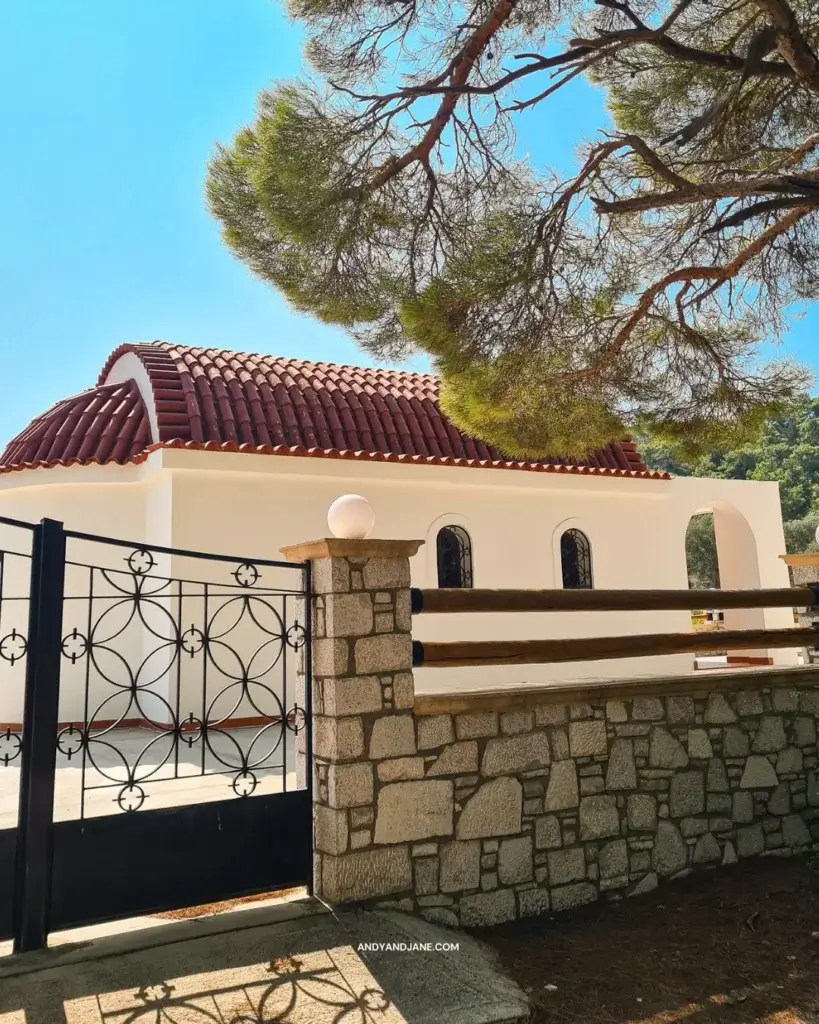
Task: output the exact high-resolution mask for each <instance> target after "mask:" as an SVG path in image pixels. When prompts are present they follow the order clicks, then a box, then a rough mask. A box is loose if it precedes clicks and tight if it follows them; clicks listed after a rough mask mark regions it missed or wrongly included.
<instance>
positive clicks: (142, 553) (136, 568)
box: [125, 548, 156, 576]
mask: <svg viewBox="0 0 819 1024" xmlns="http://www.w3.org/2000/svg"><path fill="white" fill-rule="evenodd" d="M125 561H126V562H127V563H128V568H129V569H130V570H131V572H132V573H133V574H134V575H135V576H144V575H145V574H146V573H149V572H150V571H151V569H153V567H154V566H155V565H156V559H155V558H154V556H153V555H152V554H151V552H150V551H149V550H148V549H147V548H137V549H136V551H132V552H131V554H130V555H128V557H127V558H126V559H125Z"/></svg>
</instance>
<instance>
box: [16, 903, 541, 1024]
mask: <svg viewBox="0 0 819 1024" xmlns="http://www.w3.org/2000/svg"><path fill="white" fill-rule="evenodd" d="M364 943H366V944H368V946H369V948H368V949H362V948H361V945H362V944H364ZM377 943H383V944H389V945H393V949H383V948H382V949H376V948H374V946H373V945H372V944H377ZM427 943H429V944H432V946H433V947H434V946H435V945H436V944H442V945H443V944H447V945H449V944H453V943H457V944H458V947H459V948H458V949H448V950H446V951H444V950H443V949H440V948H439V949H435V948H432V949H430V950H418V949H417V948H415V949H413V948H411V947H413V946H417V945H418V944H427ZM395 944H399V945H400V946H402V947H403V948H402V949H395V948H394V946H395ZM526 1012H527V1003H526V998H525V996H524V995H523V993H522V992H521V991H520V990H519V989H518V988H517V986H516V985H514V984H513V983H512V982H511V981H509V980H508V979H507V978H506V977H504V976H503V975H502V974H500V973H499V971H498V969H497V967H496V965H495V963H494V960H493V958H492V956H491V954H490V953H489V952H488V951H487V950H485V949H484V947H482V946H480V945H479V944H478V943H477V942H475V941H474V940H472V939H470V938H469V937H467V936H466V935H464V934H463V933H462V932H457V931H451V930H449V929H445V928H439V927H437V926H434V925H431V924H427V923H426V922H424V921H420V920H416V919H414V918H410V917H408V916H406V915H403V914H400V913H397V912H394V911H345V912H343V913H340V914H338V915H336V914H333V913H331V912H329V911H327V910H326V908H324V907H323V906H322V905H321V904H319V903H317V902H316V901H313V900H310V899H304V900H298V901H295V902H290V903H281V904H277V905H275V906H268V907H263V908H255V909H248V910H244V911H242V912H241V913H234V914H226V915H222V916H219V917H211V918H206V919H199V920H194V921H184V922H179V923H174V924H170V925H164V926H162V927H160V928H155V929H147V930H144V931H140V932H130V933H127V934H120V935H115V936H110V935H109V936H107V937H104V938H100V939H96V940H92V941H90V942H86V943H77V944H75V945H74V946H66V945H61V946H57V947H55V948H54V949H50V950H46V951H44V952H42V953H34V954H27V955H25V956H21V957H8V958H3V959H0V1024H262V1022H264V1024H279V1022H281V1024H440V1022H442V1021H443V1022H446V1024H500V1022H504V1024H505V1022H512V1021H519V1020H522V1019H524V1018H525V1016H526Z"/></svg>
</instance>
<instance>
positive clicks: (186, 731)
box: [176, 711, 207, 747]
mask: <svg viewBox="0 0 819 1024" xmlns="http://www.w3.org/2000/svg"><path fill="white" fill-rule="evenodd" d="M206 729H207V726H206V725H204V726H203V725H202V723H201V722H200V721H199V719H198V718H197V717H196V716H195V715H194V713H193V712H192V711H191V713H190V714H189V715H188V717H187V718H186V719H185V720H184V721H183V722H180V723H179V728H178V729H177V730H176V732H177V735H178V738H179V739H180V740H182V742H183V743H185V744H186V745H187V746H189V747H192V746H193V745H194V743H198V742H199V740H201V739H202V737H203V736H204V734H205V730H206Z"/></svg>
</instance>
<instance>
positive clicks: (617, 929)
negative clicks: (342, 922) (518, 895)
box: [479, 858, 819, 1024]
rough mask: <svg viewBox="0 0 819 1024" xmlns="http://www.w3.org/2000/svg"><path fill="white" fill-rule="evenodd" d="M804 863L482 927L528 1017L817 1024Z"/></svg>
mask: <svg viewBox="0 0 819 1024" xmlns="http://www.w3.org/2000/svg"><path fill="white" fill-rule="evenodd" d="M816 877H817V872H816V871H814V870H812V869H811V868H810V867H809V866H808V864H807V863H806V862H805V861H803V860H798V859H787V860H786V859H781V858H767V859H760V860H756V861H746V862H744V863H742V864H740V865H737V866H735V867H732V868H721V869H718V870H715V871H713V872H709V873H698V874H695V875H692V876H690V877H688V878H686V879H684V880H681V881H678V882H672V883H668V884H667V885H664V886H661V888H660V889H659V890H657V891H655V892H654V893H652V894H651V895H649V896H645V897H641V898H637V899H633V900H622V901H620V902H608V901H607V902H601V903H597V904H592V905H590V906H586V907H583V908H580V909H578V910H577V911H574V912H571V913H567V914H563V915H554V916H552V915H548V914H546V915H544V916H542V917H539V918H532V919H529V920H527V921H520V922H514V923H511V924H507V925H501V926H498V927H496V928H490V929H484V930H482V931H481V932H480V933H479V935H480V938H481V939H482V940H483V941H484V942H486V943H487V944H489V945H490V946H492V947H493V948H494V949H495V951H496V952H497V954H498V955H499V957H500V959H501V962H502V964H503V966H504V968H505V969H506V971H507V972H508V973H509V974H510V975H511V977H513V978H514V979H515V980H516V981H517V982H518V984H519V985H520V986H521V987H522V988H523V989H524V990H525V991H526V992H527V993H528V995H529V998H530V1000H531V1007H532V1010H531V1017H530V1024H818V1022H819V887H817V885H816Z"/></svg>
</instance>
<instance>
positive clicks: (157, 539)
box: [0, 342, 796, 720]
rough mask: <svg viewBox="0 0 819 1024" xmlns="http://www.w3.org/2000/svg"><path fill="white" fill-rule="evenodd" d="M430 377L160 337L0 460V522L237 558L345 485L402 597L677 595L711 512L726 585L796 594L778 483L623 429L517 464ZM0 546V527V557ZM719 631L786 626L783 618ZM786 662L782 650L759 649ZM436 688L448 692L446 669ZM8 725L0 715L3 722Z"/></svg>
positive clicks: (639, 664) (509, 671)
mask: <svg viewBox="0 0 819 1024" xmlns="http://www.w3.org/2000/svg"><path fill="white" fill-rule="evenodd" d="M437 387H438V383H437V379H436V378H435V377H433V376H428V375H422V374H414V373H407V372H399V371H391V370H380V369H362V368H358V367H350V366H335V365H331V364H327V363H310V362H304V361H301V360H297V359H289V358H283V357H272V356H264V355H249V354H246V353H237V352H226V351H219V350H216V349H200V348H184V347H181V346H176V345H172V344H166V343H159V342H157V343H153V344H126V345H122V346H121V347H119V348H118V349H116V350H115V351H114V352H113V353H112V354H111V356H110V357H109V359H108V361H107V362H106V364H105V365H104V366H103V367H102V370H101V372H100V375H99V378H98V380H97V382H96V384H94V385H92V386H90V387H89V388H88V390H86V391H83V392H82V393H81V394H78V395H73V396H71V397H69V398H66V399H64V400H63V401H61V402H58V403H57V404H56V405H55V406H53V407H52V408H51V409H48V410H47V411H45V412H43V413H42V414H41V415H40V416H38V417H37V418H36V419H34V420H33V421H32V422H31V423H30V424H29V425H28V426H27V427H26V428H25V429H24V430H22V431H21V433H20V434H18V436H17V437H15V438H14V439H13V440H12V441H10V442H9V444H8V445H7V447H6V448H5V450H4V451H3V453H2V455H0V516H2V517H7V518H11V519H16V520H22V521H28V522H37V521H39V520H40V519H42V518H44V517H47V518H51V519H56V520H59V521H61V522H63V523H64V524H65V526H66V527H67V528H69V529H71V530H77V531H83V532H86V533H91V534H101V535H105V536H110V537H116V538H120V539H123V540H129V541H134V542H136V543H139V544H154V545H160V546H164V547H170V548H183V549H187V550H198V551H204V552H213V553H220V554H235V555H236V556H241V557H243V558H244V557H250V558H253V557H255V558H268V559H275V558H278V557H280V556H279V550H280V548H282V547H284V546H287V545H291V544H297V543H299V542H302V541H308V540H313V539H316V538H318V537H322V536H325V535H326V534H327V522H326V517H327V510H328V507H329V506H330V504H331V503H332V502H333V501H334V500H335V499H336V498H337V497H339V496H340V495H343V494H349V493H353V494H360V495H363V496H364V497H365V498H367V500H368V501H369V502H370V503H371V504H372V506H373V508H374V510H375V516H376V527H375V531H374V533H375V535H376V536H379V537H385V538H401V539H421V540H423V541H424V544H423V546H422V547H421V548H420V551H419V553H418V554H417V556H415V558H414V559H413V560H412V583H413V586H416V587H438V586H445V587H452V586H473V587H490V588H505V587H506V588H560V587H564V586H566V587H599V588H632V589H653V588H656V589H667V588H671V589H679V588H685V587H687V570H686V556H685V534H686V528H687V526H688V523H689V520H690V519H691V517H692V516H693V515H695V514H697V513H701V512H704V511H713V513H714V517H715V529H716V535H717V544H718V549H719V563H720V577H721V584H722V586H723V587H724V588H726V589H733V588H753V587H784V586H788V582H789V581H788V570H787V567H786V566H785V565H784V563H783V562H782V561H781V559H780V557H779V556H780V555H781V554H783V552H784V551H785V542H784V536H783V528H782V518H781V511H780V503H779V492H778V486H777V485H776V484H775V483H755V482H745V481H732V480H718V479H693V478H672V477H671V476H669V475H668V474H666V473H660V472H651V471H649V470H647V469H646V466H645V465H644V464H643V462H642V460H641V457H640V454H639V452H638V451H637V450H636V446H635V445H634V444H633V443H632V442H631V441H629V440H628V439H624V440H623V441H622V442H620V443H619V444H612V445H609V446H608V447H607V448H606V449H605V450H603V451H599V452H596V453H595V454H594V455H593V456H592V457H590V458H589V460H588V461H587V462H584V463H575V462H571V461H568V460H565V459H557V458H553V459H542V460H538V461H535V462H520V461H515V460H512V459H509V458H507V457H505V456H504V455H503V453H501V452H499V451H497V450H496V449H494V448H491V447H489V446H488V445H486V444H484V443H483V442H480V441H476V440H474V439H472V438H469V437H465V436H464V435H462V434H461V433H459V432H458V431H457V430H456V429H455V427H454V426H453V425H452V424H451V423H449V422H448V421H447V419H446V418H445V416H444V415H443V413H442V412H441V410H440V407H439V405H438V401H437ZM2 547H3V544H2V538H1V537H0V548H2ZM725 618H726V626H729V627H731V626H733V627H736V628H743V627H756V626H759V627H767V628H778V627H785V626H791V625H793V618H792V615H791V613H790V611H789V610H788V609H768V610H765V611H748V612H726V614H725ZM690 628H691V624H690V620H689V616H688V613H686V612H661V613H638V614H635V613H629V614H621V613H604V612H603V613H560V614H539V615H534V614H532V615H508V614H507V615H497V616H494V615H484V616H481V615H458V616H421V617H419V618H418V619H417V620H416V622H415V623H414V629H415V636H416V638H417V639H420V640H427V641H431V640H444V639H463V640H468V639H479V638H480V639H499V640H500V639H536V638H541V637H542V638H547V637H582V636H615V635H625V634H636V633H653V632H670V631H687V630H689V629H690ZM755 653H756V654H758V655H759V656H760V657H762V658H768V657H770V658H771V659H772V660H773V662H775V663H777V664H794V663H795V661H796V653H795V652H794V651H781V650H779V651H770V652H768V651H763V652H755ZM693 668H694V660H693V656H691V655H674V656H664V657H653V658H643V659H631V660H629V659H621V660H619V661H614V662H598V663H593V662H592V663H587V664H569V665H557V666H549V665H543V666H519V667H496V668H492V669H487V668H483V669H480V670H474V669H450V670H436V669H421V670H419V671H418V673H417V678H416V688H417V689H418V690H419V691H424V690H440V689H453V688H458V687H462V688H473V687H477V686H484V685H493V686H494V685H497V684H499V683H508V684H510V685H511V684H517V683H525V682H543V681H551V680H564V679H571V678H590V677H594V678H600V677H608V678H612V677H622V676H625V675H646V674H648V675H653V674H658V673H662V674H665V673H669V672H678V671H679V672H685V671H689V670H693ZM444 675H445V676H446V682H445V683H444V680H443V678H442V677H443V676H444ZM0 720H2V714H0Z"/></svg>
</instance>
